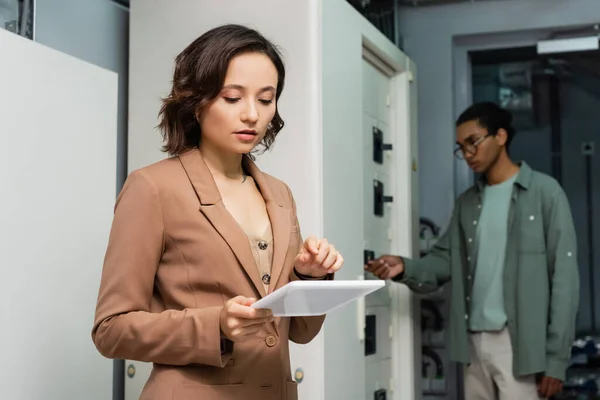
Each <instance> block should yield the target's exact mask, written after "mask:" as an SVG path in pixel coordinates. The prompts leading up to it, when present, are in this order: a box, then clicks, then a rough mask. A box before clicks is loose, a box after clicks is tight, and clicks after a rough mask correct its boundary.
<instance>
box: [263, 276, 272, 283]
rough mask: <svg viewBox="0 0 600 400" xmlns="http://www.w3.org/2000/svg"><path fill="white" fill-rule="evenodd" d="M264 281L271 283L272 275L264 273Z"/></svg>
mask: <svg viewBox="0 0 600 400" xmlns="http://www.w3.org/2000/svg"><path fill="white" fill-rule="evenodd" d="M262 281H263V283H264V284H265V285H268V284H269V283H271V275H269V274H264V275H263V276H262Z"/></svg>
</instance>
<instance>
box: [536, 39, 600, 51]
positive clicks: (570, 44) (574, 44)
mask: <svg viewBox="0 0 600 400" xmlns="http://www.w3.org/2000/svg"><path fill="white" fill-rule="evenodd" d="M599 48H600V46H599V44H598V36H586V37H578V38H569V39H556V40H542V41H539V42H538V44H537V52H538V54H548V53H568V52H573V51H589V50H598V49H599Z"/></svg>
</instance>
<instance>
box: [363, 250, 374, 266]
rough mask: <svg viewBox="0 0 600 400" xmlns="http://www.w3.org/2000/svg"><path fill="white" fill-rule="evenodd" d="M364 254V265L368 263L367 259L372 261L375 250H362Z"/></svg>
mask: <svg viewBox="0 0 600 400" xmlns="http://www.w3.org/2000/svg"><path fill="white" fill-rule="evenodd" d="M363 254H364V256H363V257H364V260H363V261H364V265H367V264H368V263H369V261H372V260H374V259H375V252H374V251H373V250H364V251H363Z"/></svg>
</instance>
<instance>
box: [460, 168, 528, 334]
mask: <svg viewBox="0 0 600 400" xmlns="http://www.w3.org/2000/svg"><path fill="white" fill-rule="evenodd" d="M516 177H517V175H516V174H515V175H514V176H513V177H511V178H510V179H508V180H506V181H504V182H502V183H499V184H497V185H485V187H484V189H483V196H482V207H481V216H480V217H479V221H477V220H474V221H473V224H474V225H476V226H477V231H476V235H475V253H476V263H475V270H474V271H473V275H474V277H473V279H474V281H473V296H472V301H471V318H470V320H469V326H470V329H471V330H472V331H476V332H483V331H488V332H489V331H500V330H502V329H504V327H505V326H506V312H505V311H504V295H503V294H502V288H503V285H502V273H503V271H504V259H505V257H504V256H505V253H506V241H507V238H508V234H507V228H508V210H509V207H510V197H511V196H512V191H513V184H514V182H515V179H516Z"/></svg>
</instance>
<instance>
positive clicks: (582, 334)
mask: <svg viewBox="0 0 600 400" xmlns="http://www.w3.org/2000/svg"><path fill="white" fill-rule="evenodd" d="M469 58H470V61H471V89H472V101H473V103H475V102H480V101H493V102H496V103H498V104H499V105H501V106H502V107H504V108H506V109H507V110H509V111H511V113H512V114H513V123H514V126H515V128H516V131H517V135H516V136H515V138H514V140H513V142H512V143H511V147H510V155H511V157H512V158H513V159H514V160H523V161H525V162H527V163H528V164H529V165H530V166H531V167H532V168H533V169H534V170H537V171H540V172H543V173H546V174H548V175H550V176H553V177H554V178H555V179H556V180H557V181H558V182H559V183H560V184H561V185H562V187H563V188H564V190H565V192H566V194H567V197H568V199H569V202H570V205H571V212H572V215H573V221H574V224H575V229H576V232H577V240H578V251H579V260H578V261H579V273H580V282H581V289H580V292H581V295H580V306H579V311H578V315H577V325H576V332H577V337H578V338H586V337H587V336H590V335H591V336H598V332H600V292H598V293H596V291H595V288H596V287H599V283H600V276H599V275H600V272H599V271H598V270H597V267H598V266H600V251H599V250H598V249H600V213H599V212H598V211H599V210H600V209H599V208H598V206H597V205H598V204H600V160H599V157H598V153H596V152H595V144H599V145H600V52H598V51H594V52H589V51H588V52H573V53H564V54H549V55H538V54H537V49H536V47H535V46H524V47H518V48H510V49H494V50H481V51H472V52H469ZM599 151H600V148H599ZM584 341H586V340H584ZM594 347H595V346H594ZM594 357H597V355H594ZM592 358H593V357H592ZM590 360H591V358H590V357H587V358H586V360H584V361H582V363H583V364H582V365H575V366H574V367H572V368H570V370H569V374H568V375H569V376H570V377H571V378H572V379H571V382H570V383H569V381H568V382H567V385H566V386H567V390H569V388H570V389H572V391H578V392H579V390H578V389H577V386H578V384H576V382H580V383H583V382H587V380H586V379H579V380H576V379H575V378H577V377H579V378H581V377H582V376H583V375H585V376H588V377H589V376H596V375H595V374H596V373H597V372H598V370H596V367H594V366H593V365H591V364H597V363H596V362H595V361H594V362H591V364H590ZM598 364H600V363H598ZM588 367H593V368H592V370H590V369H589V368H588ZM590 374H592V375H590ZM579 386H582V387H583V386H584V385H579ZM596 391H597V389H594V388H593V387H590V386H589V385H588V390H587V392H588V393H594V394H596ZM565 398H569V397H565Z"/></svg>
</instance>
